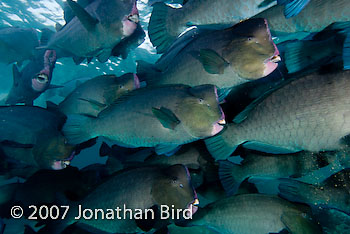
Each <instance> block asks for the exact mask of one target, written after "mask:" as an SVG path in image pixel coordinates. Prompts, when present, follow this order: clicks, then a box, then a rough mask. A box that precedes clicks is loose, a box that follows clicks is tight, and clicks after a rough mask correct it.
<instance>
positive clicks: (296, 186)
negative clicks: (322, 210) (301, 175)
mask: <svg viewBox="0 0 350 234" xmlns="http://www.w3.org/2000/svg"><path fill="white" fill-rule="evenodd" d="M279 181H280V183H279V185H278V190H279V195H280V196H281V197H283V198H285V199H287V200H289V201H292V202H300V203H305V204H314V203H315V201H316V200H318V199H319V198H318V197H317V194H319V193H320V192H321V190H320V189H318V188H317V187H316V186H314V185H311V184H307V183H304V182H301V181H298V180H293V179H280V180H279Z"/></svg>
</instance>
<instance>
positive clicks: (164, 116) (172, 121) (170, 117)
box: [152, 107, 180, 130]
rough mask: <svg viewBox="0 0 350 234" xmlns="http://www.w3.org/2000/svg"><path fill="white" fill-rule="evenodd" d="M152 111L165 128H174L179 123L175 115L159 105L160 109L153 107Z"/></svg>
mask: <svg viewBox="0 0 350 234" xmlns="http://www.w3.org/2000/svg"><path fill="white" fill-rule="evenodd" d="M152 112H153V114H154V116H155V117H156V118H157V119H158V120H159V122H160V123H161V124H162V125H163V127H165V128H169V129H171V130H174V129H175V127H176V126H177V125H178V124H179V123H180V120H179V119H178V118H177V117H176V115H175V114H174V113H173V112H172V111H171V110H169V109H167V108H165V107H161V108H160V109H158V108H154V107H153V108H152Z"/></svg>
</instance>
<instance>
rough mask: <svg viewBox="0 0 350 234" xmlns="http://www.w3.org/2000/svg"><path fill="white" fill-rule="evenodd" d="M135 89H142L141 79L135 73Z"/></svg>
mask: <svg viewBox="0 0 350 234" xmlns="http://www.w3.org/2000/svg"><path fill="white" fill-rule="evenodd" d="M134 87H135V89H139V88H140V87H141V85H140V79H139V77H138V76H137V75H136V74H135V73H134Z"/></svg>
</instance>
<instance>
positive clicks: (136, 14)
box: [127, 1, 140, 24]
mask: <svg viewBox="0 0 350 234" xmlns="http://www.w3.org/2000/svg"><path fill="white" fill-rule="evenodd" d="M127 18H128V20H129V21H131V22H134V23H135V24H138V23H139V22H140V15H139V10H138V9H137V5H136V1H135V3H134V6H133V7H132V10H131V13H130V15H129V16H128V17H127Z"/></svg>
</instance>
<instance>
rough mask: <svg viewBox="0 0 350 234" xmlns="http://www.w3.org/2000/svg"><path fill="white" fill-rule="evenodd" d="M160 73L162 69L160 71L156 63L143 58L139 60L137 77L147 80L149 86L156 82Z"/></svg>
mask: <svg viewBox="0 0 350 234" xmlns="http://www.w3.org/2000/svg"><path fill="white" fill-rule="evenodd" d="M160 75H161V71H159V70H158V69H157V68H156V66H155V65H153V64H150V63H147V62H145V61H142V60H138V61H137V77H138V78H139V79H140V81H144V82H146V84H147V86H152V85H154V84H156V83H157V80H158V79H159V78H160Z"/></svg>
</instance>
